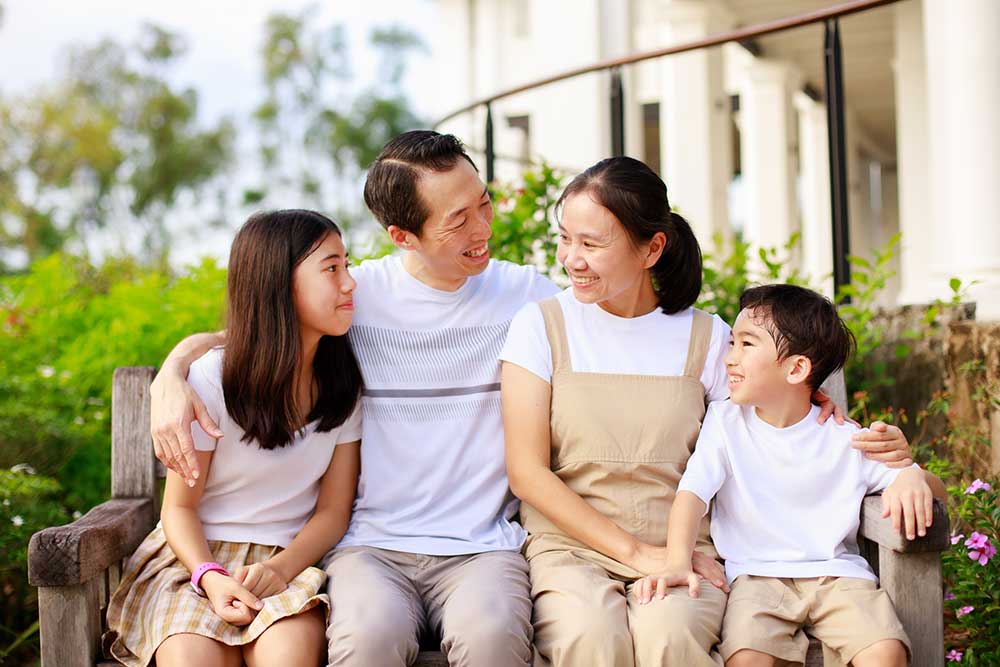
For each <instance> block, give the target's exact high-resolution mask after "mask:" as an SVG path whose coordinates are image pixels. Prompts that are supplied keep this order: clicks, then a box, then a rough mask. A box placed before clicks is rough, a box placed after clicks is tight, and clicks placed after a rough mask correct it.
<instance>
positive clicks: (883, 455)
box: [851, 422, 913, 468]
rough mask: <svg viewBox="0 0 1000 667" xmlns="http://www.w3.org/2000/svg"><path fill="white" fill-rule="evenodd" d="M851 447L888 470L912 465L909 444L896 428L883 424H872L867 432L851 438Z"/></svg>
mask: <svg viewBox="0 0 1000 667" xmlns="http://www.w3.org/2000/svg"><path fill="white" fill-rule="evenodd" d="M851 447H854V449H857V450H860V451H862V452H864V455H865V458H866V459H870V460H872V461H880V462H882V463H884V464H886V465H887V466H889V467H890V468H906V467H907V466H911V465H913V452H912V451H910V443H908V442H907V441H906V436H905V435H903V432H902V431H901V430H900V429H899V427H898V426H892V425H889V424H886V423H885V422H872V425H871V427H870V429H869V430H868V431H863V432H861V433H855V434H854V435H852V436H851Z"/></svg>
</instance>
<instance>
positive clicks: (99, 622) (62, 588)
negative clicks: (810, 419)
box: [28, 367, 949, 667]
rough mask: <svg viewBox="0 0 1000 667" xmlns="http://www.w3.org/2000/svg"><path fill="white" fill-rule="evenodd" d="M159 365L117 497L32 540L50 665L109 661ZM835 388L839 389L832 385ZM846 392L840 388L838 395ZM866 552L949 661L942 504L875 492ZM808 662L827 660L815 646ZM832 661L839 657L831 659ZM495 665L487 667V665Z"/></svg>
mask: <svg viewBox="0 0 1000 667" xmlns="http://www.w3.org/2000/svg"><path fill="white" fill-rule="evenodd" d="M154 373H155V370H154V369H153V368H148V367H133V368H119V369H117V370H116V371H115V376H114V388H113V390H112V409H111V412H112V436H111V500H109V501H107V502H105V503H103V504H101V505H99V506H97V507H95V508H94V509H92V510H90V511H89V512H87V514H86V515H84V516H83V517H81V518H80V519H78V520H76V521H74V522H73V523H71V524H68V525H65V526H56V527H52V528H46V529H45V530H42V531H40V532H38V533H35V535H33V536H32V538H31V543H30V545H29V547H28V579H29V581H30V583H31V584H32V585H33V586H37V587H38V607H39V609H38V615H39V626H40V627H39V632H40V637H41V651H42V665H43V667H94V665H99V666H101V667H112V665H114V664H116V663H111V662H102V659H101V656H100V637H101V632H102V631H103V630H104V610H105V607H106V606H107V600H108V597H109V595H110V594H111V592H113V591H114V589H115V587H116V586H117V585H118V579H119V576H120V574H121V567H122V564H123V561H124V560H125V559H126V558H128V556H129V555H130V554H131V553H132V552H133V551H134V550H135V549H136V547H137V546H138V545H139V543H140V542H141V541H142V540H143V538H144V537H145V536H146V534H147V533H149V531H150V530H151V529H152V528H153V526H154V525H155V524H156V521H157V516H158V513H159V488H160V484H159V480H158V477H162V474H158V469H159V470H160V473H162V467H161V466H159V464H158V463H157V462H156V460H155V458H154V457H153V446H152V441H151V438H150V435H149V385H150V383H151V382H152V380H153V375H154ZM835 393H836V392H835ZM839 393H840V396H841V397H842V396H843V390H842V389H841V391H840V392H839ZM860 534H861V537H862V539H861V541H860V542H861V549H862V552H863V555H864V556H865V557H866V558H867V559H868V560H869V562H870V563H871V564H872V567H873V568H874V569H875V571H876V572H877V573H878V574H879V576H880V578H881V585H882V588H884V589H886V591H888V593H889V597H891V598H892V601H893V603H894V604H895V605H896V611H897V613H898V614H899V617H900V620H901V621H902V623H903V626H904V627H905V628H906V631H907V633H908V634H909V636H910V640H911V641H912V643H913V662H912V664H913V665H914V666H916V667H925V666H926V667H930V666H931V665H933V666H934V667H939V666H940V665H941V664H943V663H944V642H943V634H944V627H943V613H942V605H943V599H942V588H941V559H940V552H941V551H943V550H944V549H946V548H948V547H949V539H948V537H949V535H948V517H947V514H946V513H945V510H944V507H943V505H941V504H940V503H936V504H935V508H934V526H933V527H932V529H931V531H929V532H928V534H927V536H926V537H923V538H920V539H917V540H914V541H909V540H906V539H905V538H901V537H900V536H899V535H898V534H897V533H895V532H894V531H893V530H892V526H891V525H890V523H889V521H888V520H887V519H883V518H882V516H881V500H880V499H879V498H878V497H868V498H866V499H865V501H864V506H863V508H862V512H861V533H860ZM415 664H416V665H420V666H422V667H439V666H440V667H445V666H446V665H447V661H446V660H445V659H444V657H443V656H442V654H441V653H440V652H438V651H433V650H426V651H421V653H420V656H419V658H418V659H417V662H416V663H415ZM806 664H807V665H817V666H818V665H823V664H824V662H823V655H822V648H821V647H820V645H819V643H818V642H816V641H815V640H814V641H813V642H812V644H811V645H810V653H809V659H808V661H807V663H806ZM826 664H828V665H829V664H835V663H832V661H828V662H827V663H826ZM484 667H488V666H484Z"/></svg>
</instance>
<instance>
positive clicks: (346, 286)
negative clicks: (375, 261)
mask: <svg viewBox="0 0 1000 667" xmlns="http://www.w3.org/2000/svg"><path fill="white" fill-rule="evenodd" d="M344 274H345V275H346V276H347V277H346V279H345V280H344V282H343V284H342V285H341V286H340V291H341V292H343V293H344V294H350V293H351V292H353V291H354V288H355V287H357V286H358V281H356V280H355V279H354V276H352V275H351V273H350V272H349V271H344Z"/></svg>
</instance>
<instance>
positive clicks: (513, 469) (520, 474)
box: [507, 463, 536, 504]
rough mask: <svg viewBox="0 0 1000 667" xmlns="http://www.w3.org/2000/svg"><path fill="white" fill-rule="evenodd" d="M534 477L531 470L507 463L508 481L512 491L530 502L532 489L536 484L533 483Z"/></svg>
mask: <svg viewBox="0 0 1000 667" xmlns="http://www.w3.org/2000/svg"><path fill="white" fill-rule="evenodd" d="M533 477H534V475H532V474H531V471H530V470H525V468H524V467H523V466H513V465H510V464H509V463H508V464H507V483H508V484H509V485H510V492H511V493H513V494H514V495H515V496H517V497H518V498H519V499H520V500H522V501H524V502H526V503H529V504H530V503H531V489H532V488H534V487H535V486H536V485H534V484H532V483H531V480H532V478H533Z"/></svg>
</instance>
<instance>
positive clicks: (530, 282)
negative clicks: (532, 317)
mask: <svg viewBox="0 0 1000 667" xmlns="http://www.w3.org/2000/svg"><path fill="white" fill-rule="evenodd" d="M486 279H487V281H489V282H496V283H499V284H501V285H502V286H503V288H504V289H508V290H522V291H524V292H525V293H526V294H527V295H528V296H529V297H533V299H532V300H538V299H543V298H545V297H547V296H552V295H554V294H556V293H557V292H558V291H559V288H558V287H556V285H555V283H553V282H552V281H551V280H549V279H548V277H546V276H544V275H542V274H541V273H539V271H538V269H536V268H535V267H533V266H524V265H521V264H515V263H513V262H508V261H506V260H502V259H492V260H490V266H489V269H487V275H486Z"/></svg>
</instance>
